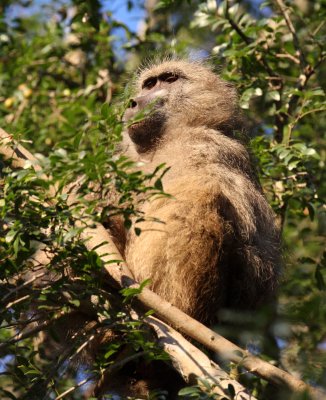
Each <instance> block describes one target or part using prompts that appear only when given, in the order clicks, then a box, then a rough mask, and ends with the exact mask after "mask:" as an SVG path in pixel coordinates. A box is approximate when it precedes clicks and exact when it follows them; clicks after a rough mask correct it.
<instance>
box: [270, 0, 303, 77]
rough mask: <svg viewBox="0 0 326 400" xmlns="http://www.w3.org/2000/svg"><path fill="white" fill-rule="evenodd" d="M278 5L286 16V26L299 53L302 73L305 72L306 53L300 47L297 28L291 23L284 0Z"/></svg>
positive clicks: (279, 1)
mask: <svg viewBox="0 0 326 400" xmlns="http://www.w3.org/2000/svg"><path fill="white" fill-rule="evenodd" d="M276 3H277V5H278V6H279V8H280V10H281V13H282V14H283V16H284V19H285V22H286V25H287V26H288V28H289V31H290V32H291V34H292V37H293V44H294V47H295V49H296V51H297V53H298V56H299V60H300V66H301V69H302V71H304V70H305V68H306V65H307V61H306V58H305V55H304V53H303V50H302V47H301V45H300V42H299V39H298V36H297V33H296V31H295V28H294V26H293V23H292V21H291V18H290V15H289V13H288V11H287V7H286V5H285V4H284V2H283V0H276Z"/></svg>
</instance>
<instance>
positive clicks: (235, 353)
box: [0, 128, 324, 400]
mask: <svg viewBox="0 0 326 400" xmlns="http://www.w3.org/2000/svg"><path fill="white" fill-rule="evenodd" d="M0 153H1V154H2V155H3V156H4V158H5V159H9V160H10V161H11V162H12V163H13V164H14V165H15V166H16V167H18V168H19V167H20V168H22V167H24V165H25V162H26V160H29V161H30V162H32V165H33V167H34V168H35V169H36V170H37V171H39V172H41V170H42V168H41V167H40V166H39V164H37V160H36V159H35V157H34V156H33V155H32V154H30V153H29V152H27V151H26V150H25V149H24V148H23V147H22V146H20V145H18V144H17V143H16V142H15V141H14V140H13V138H12V137H11V136H10V135H9V134H8V133H6V132H5V131H4V130H3V129H1V128H0ZM45 179H46V178H45ZM52 190H53V191H54V189H52ZM77 202H78V197H77V195H76V194H74V193H70V194H69V198H68V203H69V204H76V203H77ZM76 225H77V227H81V228H83V231H82V234H81V236H82V238H83V239H84V240H85V246H86V247H87V249H89V250H93V251H95V252H96V253H97V254H98V256H99V257H100V258H101V260H102V261H103V264H104V269H105V271H106V272H107V273H108V274H109V275H110V276H111V277H112V278H113V279H114V280H115V281H116V282H117V283H118V284H119V285H120V286H121V287H123V288H135V289H139V287H140V285H139V283H137V282H136V281H135V280H134V279H133V277H132V275H131V273H130V271H129V269H128V267H127V265H126V263H125V262H124V261H116V260H122V256H121V255H120V254H119V251H118V250H117V248H116V246H115V245H114V243H113V241H112V239H111V237H110V235H109V233H108V232H107V231H106V229H105V228H104V227H103V225H101V224H99V223H94V221H92V220H91V219H89V218H85V219H83V221H81V220H78V221H76ZM137 298H138V299H139V301H140V302H141V303H142V304H143V305H144V306H145V307H146V308H147V309H151V310H154V311H155V314H156V316H157V317H159V318H161V319H162V320H164V321H165V322H166V323H168V324H169V325H170V326H169V325H167V324H166V323H164V322H162V321H159V320H157V319H156V318H154V317H147V318H146V319H145V320H146V322H147V323H149V324H150V325H151V326H152V327H153V328H154V330H155V331H156V333H157V335H158V337H159V341H160V343H161V344H162V345H163V347H164V349H165V350H166V351H167V353H169V355H170V356H171V358H172V360H173V361H174V365H175V367H176V368H177V369H178V371H179V372H180V373H181V374H182V375H183V376H184V378H185V379H186V380H188V381H191V376H193V375H195V376H197V377H202V378H204V379H208V380H209V381H210V382H212V383H213V384H214V383H215V384H216V383H217V385H216V387H215V389H214V390H215V393H219V394H223V395H224V396H225V395H226V394H225V390H224V389H223V388H225V385H226V386H227V385H228V384H231V385H232V386H233V387H234V388H235V390H236V396H235V398H236V399H244V400H246V399H251V400H254V397H253V396H251V395H250V394H247V392H246V390H245V388H243V387H242V386H241V385H240V384H239V383H238V382H236V381H234V380H231V379H230V377H229V376H228V375H227V374H226V373H225V372H224V371H223V370H221V369H220V368H219V367H218V366H217V365H216V364H214V363H212V362H211V361H210V360H209V359H208V358H207V357H206V356H205V355H204V354H203V353H202V352H200V350H198V349H197V348H196V347H195V346H193V345H191V344H190V343H189V342H188V341H187V340H186V339H184V338H183V337H182V336H181V335H180V334H179V333H178V332H176V331H175V330H174V329H173V328H171V326H173V327H174V328H175V329H177V330H178V331H180V332H183V333H184V334H186V335H187V336H189V337H191V338H192V339H194V340H196V341H197V342H198V343H201V344H203V345H204V346H205V347H207V348H208V349H210V350H213V351H215V352H217V353H218V355H219V356H220V357H222V358H223V359H225V360H228V361H232V362H234V363H236V364H239V365H241V366H242V367H243V368H245V369H246V370H247V371H248V372H250V373H253V374H255V375H257V376H259V377H260V378H263V379H265V380H267V381H269V382H271V383H272V384H274V385H276V386H282V387H284V388H287V389H288V390H290V391H292V392H294V393H300V392H308V393H309V394H310V395H311V396H312V398H314V399H318V400H319V399H320V400H321V399H322V398H324V393H322V392H320V391H319V390H317V389H315V388H313V387H311V386H309V385H307V384H306V383H304V382H303V381H301V380H300V379H297V378H295V377H294V376H292V375H290V374H289V373H287V372H285V371H283V370H281V369H279V368H277V367H275V366H273V365H271V364H269V363H268V362H266V361H263V360H261V359H260V358H258V357H256V356H253V355H251V354H250V353H249V352H247V351H245V350H243V349H241V348H240V347H238V346H237V345H235V344H233V343H232V342H230V341H228V340H227V339H225V338H224V337H222V336H220V335H219V334H217V333H215V332H214V331H212V330H211V329H209V328H207V327H206V326H205V325H203V324H201V323H199V322H198V321H196V320H195V319H193V318H191V317H189V316H188V315H187V314H185V313H184V312H182V311H181V310H179V309H178V308H176V307H174V306H173V305H172V304H170V303H169V302H167V301H165V300H164V299H162V298H161V297H160V296H158V295H157V294H155V293H154V292H152V291H151V290H149V289H148V288H146V287H145V288H143V290H142V291H141V293H140V294H139V295H137ZM173 343H174V344H175V345H176V346H177V347H173ZM176 349H178V350H177V351H176ZM179 351H181V352H182V357H181V356H180V354H179ZM183 357H185V358H183ZM205 357H206V358H205ZM202 363H203V364H202ZM209 365H210V368H211V369H210V368H209ZM190 375H191V376H190ZM212 377H213V378H214V379H212ZM226 397H227V395H226Z"/></svg>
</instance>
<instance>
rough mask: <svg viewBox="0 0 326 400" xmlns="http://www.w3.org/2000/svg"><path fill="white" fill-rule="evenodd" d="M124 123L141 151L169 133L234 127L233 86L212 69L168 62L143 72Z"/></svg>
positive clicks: (191, 64)
mask: <svg viewBox="0 0 326 400" xmlns="http://www.w3.org/2000/svg"><path fill="white" fill-rule="evenodd" d="M135 93H136V95H135V96H134V97H133V98H132V99H131V100H130V102H129V107H128V108H127V110H126V112H125V115H124V121H125V122H127V124H128V134H129V137H130V139H131V140H132V141H133V142H134V143H135V145H136V148H137V150H138V151H141V152H144V151H145V152H146V151H148V150H151V149H152V148H153V147H155V145H156V144H158V143H159V142H160V139H161V138H162V136H163V135H164V133H165V132H166V131H167V130H168V129H171V128H172V129H175V128H183V129H186V130H189V128H195V127H198V126H200V127H208V128H213V129H222V130H223V129H224V130H225V128H229V127H233V126H234V123H235V121H236V119H237V116H236V114H237V96H236V92H235V90H234V88H233V86H232V85H230V84H229V83H227V82H225V81H223V80H222V79H221V78H220V77H219V76H218V75H216V74H214V73H213V72H212V71H211V70H210V69H209V68H207V67H205V66H204V65H202V64H200V63H193V62H188V61H181V60H179V61H166V62H163V63H159V64H157V65H153V66H152V67H150V68H147V69H145V70H143V72H142V73H141V74H140V75H139V77H138V79H137V81H136V87H135Z"/></svg>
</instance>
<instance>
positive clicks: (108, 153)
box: [0, 0, 326, 399]
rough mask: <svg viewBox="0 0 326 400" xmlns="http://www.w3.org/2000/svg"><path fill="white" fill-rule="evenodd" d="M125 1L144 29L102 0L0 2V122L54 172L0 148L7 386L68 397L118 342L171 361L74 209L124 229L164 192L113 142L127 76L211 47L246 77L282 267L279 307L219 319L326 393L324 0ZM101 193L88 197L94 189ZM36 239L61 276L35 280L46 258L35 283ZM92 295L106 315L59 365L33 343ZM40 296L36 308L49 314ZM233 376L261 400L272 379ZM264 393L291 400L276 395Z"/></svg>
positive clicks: (254, 142) (2, 383)
mask: <svg viewBox="0 0 326 400" xmlns="http://www.w3.org/2000/svg"><path fill="white" fill-rule="evenodd" d="M118 3H119V6H122V3H125V5H126V7H128V10H129V11H128V12H129V15H130V17H132V15H133V12H134V10H135V8H137V7H145V17H144V20H143V21H142V26H141V27H139V30H138V32H136V33H135V32H133V31H131V30H130V28H128V26H127V25H125V24H124V23H122V22H120V21H118V20H117V17H116V15H115V13H114V12H105V11H104V9H103V8H102V7H103V4H101V3H100V1H97V0H86V1H79V0H72V1H68V0H67V1H62V2H55V1H48V2H43V3H42V2H39V1H36V2H35V4H34V3H33V2H32V1H27V2H23V1H15V0H12V1H10V0H8V1H5V2H2V3H1V5H0V127H2V128H3V129H5V130H6V131H7V132H9V133H11V134H14V136H15V138H16V139H17V140H19V141H20V142H21V143H22V144H23V145H24V146H25V147H27V148H29V150H30V151H31V152H32V153H33V154H36V156H37V157H38V159H39V160H40V163H41V164H42V166H43V168H44V172H45V174H46V175H47V177H48V178H47V179H45V178H44V176H43V175H42V174H40V173H35V172H34V170H33V168H32V166H31V165H30V163H26V166H25V168H24V169H22V170H15V169H14V168H13V167H11V165H10V163H8V162H7V161H6V162H4V161H1V158H0V167H1V172H0V207H1V208H0V260H1V263H0V292H1V298H0V304H1V309H0V317H1V319H0V343H1V344H0V397H1V398H3V399H16V398H19V399H23V398H25V399H33V398H35V399H41V398H56V397H57V396H59V395H60V393H63V392H64V391H65V390H67V389H69V388H73V387H74V385H76V382H79V384H78V387H76V388H74V389H72V390H71V391H69V392H68V393H67V394H66V396H65V397H64V398H67V399H68V398H69V399H80V398H83V396H84V394H85V390H86V389H85V388H86V387H87V385H88V384H89V382H90V381H91V379H92V378H93V377H94V376H97V375H101V373H103V371H104V370H105V369H107V368H112V366H114V365H115V362H116V358H115V354H117V353H118V351H119V349H121V348H123V347H124V348H125V347H129V348H130V349H131V351H132V352H134V353H136V354H137V352H138V353H139V354H140V356H141V357H145V359H146V360H153V359H165V360H166V358H167V357H166V355H165V354H163V352H162V351H161V350H160V349H158V348H157V346H156V345H155V341H154V338H152V337H151V335H150V334H149V332H148V330H147V329H146V327H145V326H144V325H143V324H142V323H141V321H138V322H135V321H133V320H132V318H131V317H130V315H129V306H130V302H131V301H132V293H130V292H128V291H125V292H123V293H118V291H115V290H114V289H112V288H109V286H108V285H107V282H106V278H105V277H103V275H102V274H101V262H100V260H99V259H98V257H97V256H96V255H95V254H94V253H92V252H88V251H87V250H86V248H85V246H84V243H83V242H82V241H81V240H80V236H79V234H80V228H79V229H77V228H75V227H74V226H73V224H72V222H73V221H74V220H75V219H76V218H79V219H80V218H82V215H81V213H86V214H88V215H90V216H91V217H92V218H93V219H94V220H99V221H101V222H105V220H106V218H107V216H108V215H110V214H111V215H112V214H117V213H118V214H121V216H122V218H124V221H125V226H126V227H127V228H130V227H131V218H132V217H133V216H135V215H136V216H138V217H139V218H141V217H142V216H141V215H139V213H138V211H137V202H135V201H134V199H135V197H136V195H137V194H139V193H143V194H144V197H147V196H152V195H157V194H160V193H161V190H162V187H161V180H160V177H161V175H162V173H164V166H159V168H158V169H157V170H156V171H153V174H150V175H146V176H144V175H142V174H140V173H132V174H131V173H129V171H128V169H129V167H130V163H129V161H128V160H126V159H125V158H124V157H121V156H117V153H116V145H117V143H118V142H119V140H120V137H121V132H122V123H121V115H122V113H123V109H124V104H125V99H126V98H127V97H128V93H127V92H128V88H127V90H125V91H124V89H123V88H124V86H125V82H126V81H127V79H128V76H130V71H133V70H134V69H135V68H136V67H137V66H138V65H139V63H140V62H141V61H142V60H144V59H148V58H151V57H152V58H154V57H156V56H157V54H160V55H169V54H171V53H175V54H177V55H181V56H185V54H188V55H190V57H203V56H204V57H206V58H208V59H209V62H210V63H211V64H212V66H213V67H214V68H216V69H217V70H218V71H219V72H220V74H221V75H222V76H223V77H224V78H225V79H227V80H229V81H231V82H233V84H234V85H236V87H237V88H238V90H239V95H240V102H241V106H242V108H243V110H244V113H245V114H246V115H247V117H248V121H249V123H248V132H249V136H250V139H251V140H250V146H251V151H252V153H253V156H254V158H255V160H256V163H257V170H258V173H259V175H260V178H261V182H262V184H263V187H264V190H265V192H266V194H267V196H268V198H269V201H270V203H271V204H272V206H273V208H274V210H275V212H276V213H277V215H278V218H279V221H280V224H281V226H282V229H283V244H284V246H283V247H284V267H285V268H284V276H283V281H282V284H281V288H280V290H279V293H278V297H277V299H276V303H277V304H276V306H275V307H274V308H273V309H270V308H269V309H263V310H260V312H259V313H255V314H254V315H251V314H250V313H249V314H246V315H243V314H241V315H236V314H231V315H230V313H228V312H222V313H221V315H220V321H221V323H220V324H219V326H217V327H216V329H217V331H219V332H221V333H222V334H223V335H225V336H226V337H228V338H230V339H231V340H234V341H237V342H238V343H239V344H240V345H241V346H243V347H247V348H248V349H249V350H250V351H253V352H255V353H256V354H260V355H262V356H263V357H264V358H266V359H269V360H272V361H273V363H275V364H276V365H279V366H280V367H281V368H284V369H286V370H288V371H289V372H291V373H294V374H296V375H297V376H300V377H302V379H304V380H305V381H307V382H309V383H311V384H313V385H318V386H321V387H324V388H326V301H325V300H326V283H325V279H326V254H325V253H323V251H324V243H325V236H326V209H325V205H324V204H323V198H324V196H325V192H326V188H325V184H324V182H325V176H323V171H324V167H325V154H326V150H325V136H324V132H325V129H326V117H325V113H323V111H325V110H326V106H325V96H324V90H323V88H324V87H325V83H326V82H325V76H326V75H325V68H324V62H325V55H326V53H325V49H324V47H323V46H324V43H325V39H326V38H325V33H326V32H325V18H326V10H325V2H324V0H318V1H314V2H310V1H305V0H302V1H299V0H297V1H289V2H287V3H286V2H285V3H284V1H283V0H272V1H267V2H265V3H264V4H261V5H260V6H259V3H260V2H259V1H233V2H232V1H218V2H217V3H216V2H215V1H212V0H207V1H196V0H188V1H183V0H161V1H147V2H145V6H144V5H143V2H139V1H136V0H134V1H132V0H130V1H125V2H122V1H121V2H118ZM118 3H117V2H113V5H115V7H118ZM113 8H114V7H113ZM17 10H19V12H18V11H17ZM13 15H14V17H13ZM239 134H242V133H241V132H240V133H239ZM81 176H82V177H83V178H82V180H81V183H80V189H79V193H80V197H81V201H82V202H83V209H82V211H81V207H80V206H79V205H75V206H74V207H68V205H67V204H66V199H67V195H66V193H65V192H64V190H63V188H64V186H65V185H67V184H69V183H72V182H75V181H76V180H77V179H79V178H80V177H81ZM53 185H54V187H55V188H56V190H55V193H52V194H49V188H50V187H53ZM94 185H95V186H94ZM94 187H95V188H96V190H95V189H94ZM110 187H111V188H112V187H114V188H115V192H116V193H118V195H119V198H118V201H117V204H118V206H116V207H112V205H110V201H109V200H108V201H106V202H105V204H104V205H103V207H99V200H98V199H109V198H110ZM94 191H96V193H97V194H96V199H95V200H94V198H92V197H91V196H89V194H90V193H92V192H94ZM85 207H86V209H85ZM131 229H133V228H131ZM138 233H140V232H138ZM40 245H42V246H43V247H45V248H46V249H47V252H48V253H49V254H51V262H50V263H49V266H48V268H49V269H50V271H51V274H53V277H55V278H54V282H53V283H52V284H47V285H44V284H40V283H39V280H42V276H44V275H45V271H44V270H43V269H39V270H37V268H36V267H35V266H34V268H36V270H37V272H36V273H37V274H39V276H38V279H37V280H35V279H33V277H32V275H31V268H32V267H31V261H30V257H31V256H32V255H33V253H34V251H35V249H36V248H38V247H39V246H40ZM68 270H69V271H71V272H70V274H67V271H68ZM42 274H43V275H42ZM34 276H35V275H34ZM72 277H73V278H72ZM26 279H27V282H26ZM24 282H25V283H24ZM94 296H95V297H96V299H97V302H96V309H93V310H90V312H91V313H93V314H95V316H96V318H97V321H98V322H97V324H95V325H94V324H93V325H91V326H89V327H87V328H85V330H84V331H81V332H79V334H78V335H77V336H76V337H75V338H74V340H72V341H71V343H70V347H69V348H68V349H66V351H64V352H62V353H61V354H60V357H59V358H57V359H55V360H52V359H51V357H49V354H47V346H48V345H49V344H48V343H47V342H46V341H45V342H43V343H41V344H40V345H39V349H38V350H36V347H35V337H36V336H37V335H39V332H41V331H42V329H45V325H44V324H47V326H46V328H47V329H50V328H51V323H53V321H54V320H58V319H59V320H61V321H62V323H63V324H66V323H67V320H69V313H71V312H74V313H78V312H79V310H80V309H83V307H85V304H94V301H93V299H94ZM91 300H92V301H91ZM31 304H34V306H33V307H38V308H39V309H40V310H42V315H41V317H42V318H41V320H36V319H37V318H40V314H37V318H34V314H33V312H32V311H31V308H30V307H31ZM42 324H43V325H42ZM235 327H236V328H237V329H235ZM109 328H110V329H113V330H114V332H116V333H117V338H118V339H116V340H110V341H107V342H106V344H105V348H104V351H103V352H101V356H100V357H99V358H98V359H97V360H96V363H95V364H94V365H92V367H91V368H89V369H88V370H85V368H84V367H83V365H80V366H79V368H74V367H72V366H71V364H70V361H71V359H73V358H74V357H75V356H76V354H77V353H78V352H79V350H80V348H81V347H82V346H83V345H84V344H85V343H87V342H88V341H89V340H91V339H90V338H91V336H92V334H93V333H94V331H95V330H96V329H107V330H108V329H109ZM18 329H19V330H21V329H23V330H22V334H21V336H18V333H17V332H18ZM53 340H54V341H55V340H56V338H53ZM225 367H226V368H232V370H234V369H236V366H234V365H232V366H229V365H226V366H225ZM238 372H239V374H240V375H243V378H242V379H243V381H244V382H245V385H246V386H247V387H249V388H251V389H252V390H253V391H254V393H255V395H256V396H257V397H258V398H261V399H263V398H264V399H265V398H268V391H269V390H270V388H268V387H266V382H263V381H261V380H259V379H258V378H253V377H252V376H250V375H249V374H245V373H243V371H242V370H241V368H240V367H239V368H238ZM208 392H209V390H208V389H207V394H206V396H207V397H205V395H204V394H203V393H202V392H201V391H200V390H199V389H198V388H195V387H193V388H187V390H184V391H183V392H182V393H183V394H182V393H180V395H183V396H185V397H187V396H191V397H193V398H209V393H208ZM159 396H161V397H159ZM271 396H272V397H271V398H273V399H277V398H280V399H281V398H284V397H282V394H277V393H276V392H275V391H274V392H273V394H272V395H271ZM153 398H165V397H164V393H161V394H159V393H156V394H155V393H153Z"/></svg>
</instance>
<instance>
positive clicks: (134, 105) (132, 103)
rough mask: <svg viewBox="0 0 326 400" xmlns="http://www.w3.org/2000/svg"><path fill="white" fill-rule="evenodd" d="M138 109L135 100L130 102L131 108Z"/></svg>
mask: <svg viewBox="0 0 326 400" xmlns="http://www.w3.org/2000/svg"><path fill="white" fill-rule="evenodd" d="M135 107H137V102H136V101H135V100H134V99H130V100H129V108H135Z"/></svg>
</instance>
